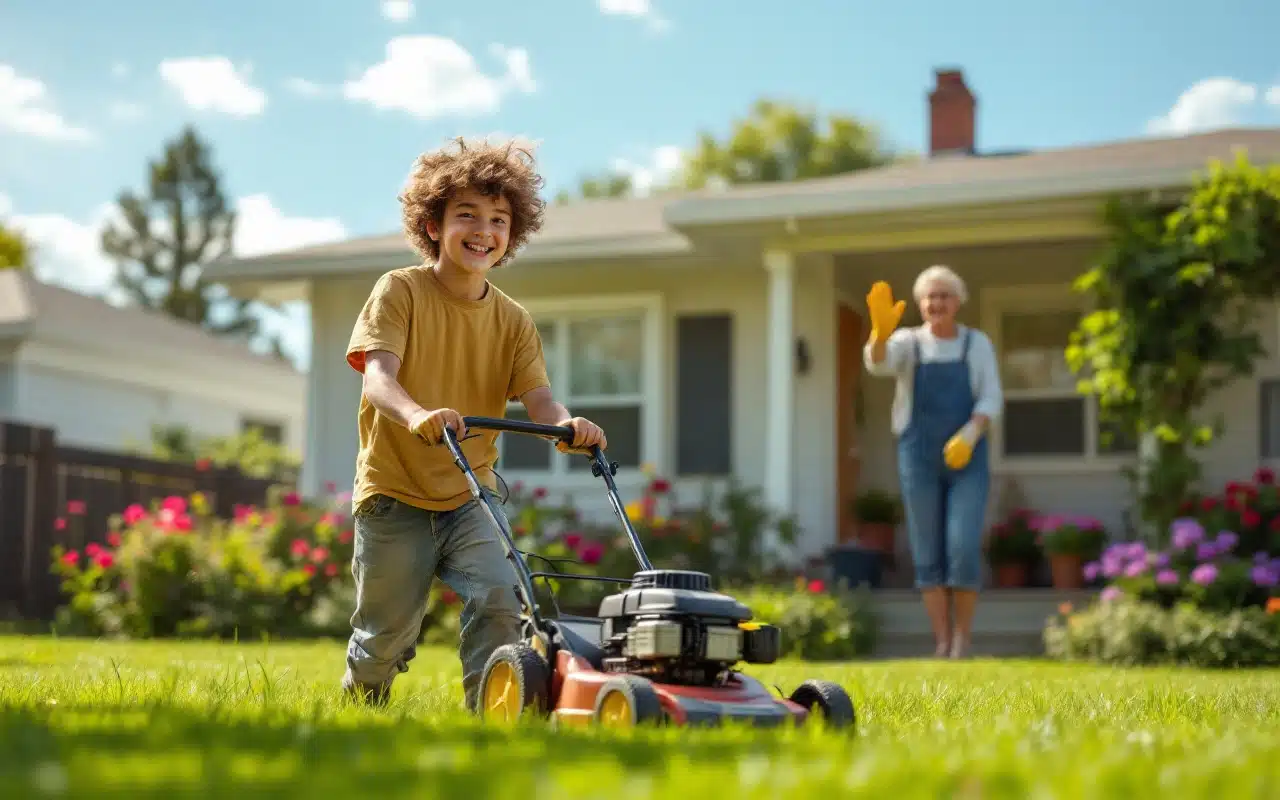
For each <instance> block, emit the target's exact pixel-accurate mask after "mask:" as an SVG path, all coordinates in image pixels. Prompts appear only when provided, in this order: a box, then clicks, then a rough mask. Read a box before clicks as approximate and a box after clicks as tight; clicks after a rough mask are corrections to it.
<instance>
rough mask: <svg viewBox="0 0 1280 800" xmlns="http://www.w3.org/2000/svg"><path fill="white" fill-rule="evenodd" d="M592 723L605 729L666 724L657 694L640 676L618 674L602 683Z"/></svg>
mask: <svg viewBox="0 0 1280 800" xmlns="http://www.w3.org/2000/svg"><path fill="white" fill-rule="evenodd" d="M595 712H596V713H595V721H596V723H597V724H599V725H602V726H604V727H606V728H634V727H637V726H639V725H659V724H662V723H663V722H665V721H666V719H667V713H666V712H665V711H663V710H662V701H661V700H659V699H658V692H657V691H656V690H655V689H654V688H653V685H652V684H650V683H649V681H647V680H645V679H644V678H642V677H640V676H639V675H619V676H617V677H615V678H610V679H609V680H607V681H605V683H604V685H603V686H601V687H600V692H599V693H598V694H597V695H596V709H595Z"/></svg>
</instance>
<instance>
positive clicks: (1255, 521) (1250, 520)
mask: <svg viewBox="0 0 1280 800" xmlns="http://www.w3.org/2000/svg"><path fill="white" fill-rule="evenodd" d="M1240 521H1241V522H1243V523H1244V524H1245V527H1247V528H1256V527H1258V525H1259V524H1261V523H1262V515H1261V514H1259V513H1258V512H1257V511H1254V510H1253V509H1252V508H1249V509H1245V512H1244V513H1243V514H1241V515H1240Z"/></svg>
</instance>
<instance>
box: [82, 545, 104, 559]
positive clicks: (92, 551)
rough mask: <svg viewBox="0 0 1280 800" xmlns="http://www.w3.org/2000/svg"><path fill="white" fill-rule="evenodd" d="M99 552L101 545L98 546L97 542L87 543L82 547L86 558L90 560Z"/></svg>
mask: <svg viewBox="0 0 1280 800" xmlns="http://www.w3.org/2000/svg"><path fill="white" fill-rule="evenodd" d="M101 552H102V545H100V544H98V543H97V542H89V543H88V544H86V545H85V546H84V554H85V555H86V556H89V557H90V558H93V557H94V556H96V555H97V554H98V553H101Z"/></svg>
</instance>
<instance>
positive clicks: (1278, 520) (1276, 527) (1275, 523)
mask: <svg viewBox="0 0 1280 800" xmlns="http://www.w3.org/2000/svg"><path fill="white" fill-rule="evenodd" d="M1267 527H1268V528H1270V529H1271V530H1272V531H1280V517H1272V518H1271V524H1270V525H1268V526H1267Z"/></svg>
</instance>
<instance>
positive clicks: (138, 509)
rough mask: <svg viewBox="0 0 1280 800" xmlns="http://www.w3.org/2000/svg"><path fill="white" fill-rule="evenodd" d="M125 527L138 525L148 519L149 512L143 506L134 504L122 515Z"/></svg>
mask: <svg viewBox="0 0 1280 800" xmlns="http://www.w3.org/2000/svg"><path fill="white" fill-rule="evenodd" d="M122 516H123V518H124V524H125V525H130V526H132V525H137V524H138V523H139V522H141V521H143V520H144V519H146V518H147V510H146V509H145V508H143V507H142V506H141V505H139V504H137V503H134V504H133V505H131V506H129V507H128V508H126V509H125V510H124V514H123V515H122Z"/></svg>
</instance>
